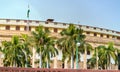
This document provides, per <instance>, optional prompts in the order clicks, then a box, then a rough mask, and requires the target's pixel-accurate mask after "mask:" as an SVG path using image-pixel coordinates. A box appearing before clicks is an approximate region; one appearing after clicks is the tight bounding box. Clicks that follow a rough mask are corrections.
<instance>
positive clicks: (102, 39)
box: [0, 19, 120, 68]
mask: <svg viewBox="0 0 120 72" xmlns="http://www.w3.org/2000/svg"><path fill="white" fill-rule="evenodd" d="M39 25H42V26H44V29H46V28H47V29H49V30H50V32H51V36H55V37H57V38H60V37H61V36H60V34H59V33H60V32H61V31H62V30H63V29H65V28H67V27H68V26H69V24H67V23H60V22H47V21H35V20H30V21H29V26H30V28H31V30H30V31H26V30H25V27H26V26H27V20H15V19H0V41H4V40H10V39H11V37H12V36H13V35H21V34H28V35H31V31H35V29H36V27H37V26H39ZM6 26H10V30H6ZM16 26H19V27H20V29H19V30H16ZM76 26H78V27H79V28H81V29H83V30H84V34H85V35H86V39H85V40H86V41H87V42H88V43H90V44H91V45H92V46H93V47H97V46H99V45H107V43H108V42H114V44H115V47H117V48H120V39H119V37H120V34H119V32H117V31H114V30H108V29H103V28H98V27H91V26H85V25H77V24H76ZM91 55H92V53H91ZM0 62H1V61H0ZM58 63H61V62H58ZM58 67H59V68H61V65H59V66H58Z"/></svg>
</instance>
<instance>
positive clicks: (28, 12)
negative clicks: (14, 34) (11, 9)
mask: <svg viewBox="0 0 120 72" xmlns="http://www.w3.org/2000/svg"><path fill="white" fill-rule="evenodd" d="M29 14H30V9H29V6H28V11H27V18H29Z"/></svg>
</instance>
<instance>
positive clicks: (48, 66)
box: [47, 59, 49, 68]
mask: <svg viewBox="0 0 120 72" xmlns="http://www.w3.org/2000/svg"><path fill="white" fill-rule="evenodd" d="M47 68H49V62H48V59H47Z"/></svg>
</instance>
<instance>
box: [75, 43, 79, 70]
mask: <svg viewBox="0 0 120 72" xmlns="http://www.w3.org/2000/svg"><path fill="white" fill-rule="evenodd" d="M78 46H80V42H77V43H76V69H78V65H79V63H78Z"/></svg>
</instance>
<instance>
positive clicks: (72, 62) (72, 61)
mask: <svg viewBox="0 0 120 72" xmlns="http://www.w3.org/2000/svg"><path fill="white" fill-rule="evenodd" d="M73 58H74V55H73V53H72V55H71V69H73V68H74V60H73Z"/></svg>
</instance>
